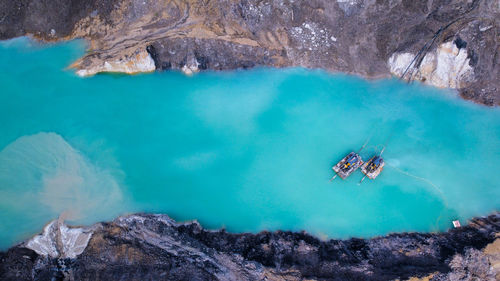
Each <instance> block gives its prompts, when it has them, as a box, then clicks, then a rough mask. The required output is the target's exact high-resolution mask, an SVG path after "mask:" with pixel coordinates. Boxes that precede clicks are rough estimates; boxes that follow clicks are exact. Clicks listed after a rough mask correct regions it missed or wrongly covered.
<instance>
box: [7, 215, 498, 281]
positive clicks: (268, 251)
mask: <svg viewBox="0 0 500 281" xmlns="http://www.w3.org/2000/svg"><path fill="white" fill-rule="evenodd" d="M93 229H94V233H93V235H92V238H91V239H90V241H89V242H88V245H87V247H86V248H85V250H84V251H83V253H81V254H80V255H78V256H77V257H76V258H73V259H70V258H57V257H48V256H43V255H39V254H37V253H36V252H34V251H32V250H30V249H27V248H24V246H25V245H26V244H20V245H18V246H15V247H13V248H11V249H9V250H8V251H7V252H5V253H0V279H1V280H49V279H50V280H302V279H319V280H394V279H400V280H401V279H408V278H410V277H423V276H429V275H432V279H431V280H450V278H451V279H453V278H455V277H457V278H458V277H460V276H462V277H464V276H465V277H467V276H469V277H470V278H472V277H476V278H479V279H478V280H494V279H495V272H493V271H492V269H491V264H490V263H489V262H488V258H487V256H486V255H485V254H484V253H483V252H481V249H483V248H484V247H485V246H486V245H487V244H489V243H492V242H493V241H494V240H495V238H496V235H497V233H499V232H500V214H498V213H497V214H494V215H491V216H489V217H483V218H477V219H474V220H472V221H471V222H470V224H469V225H468V226H465V227H462V228H458V229H451V230H449V231H448V232H446V233H434V234H422V233H401V234H391V235H388V236H384V237H377V238H373V239H366V240H365V239H356V238H353V239H349V240H328V241H321V240H319V239H317V238H315V237H313V236H311V235H309V234H307V233H304V232H283V231H277V232H261V233H258V234H249V233H243V234H232V233H227V232H225V231H224V230H220V231H209V230H205V229H203V228H202V227H201V226H200V225H199V224H198V223H196V222H192V223H183V224H180V223H176V222H174V221H173V220H172V219H170V218H168V217H167V216H166V215H149V214H139V215H132V216H126V217H120V218H118V219H116V220H115V221H113V222H110V223H101V224H97V225H95V226H93ZM457 280H458V279H457ZM460 280H469V279H467V278H466V279H460Z"/></svg>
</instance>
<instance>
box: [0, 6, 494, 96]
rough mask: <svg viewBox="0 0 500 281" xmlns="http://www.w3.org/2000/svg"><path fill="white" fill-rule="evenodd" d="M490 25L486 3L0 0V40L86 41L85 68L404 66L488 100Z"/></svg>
mask: <svg viewBox="0 0 500 281" xmlns="http://www.w3.org/2000/svg"><path fill="white" fill-rule="evenodd" d="M499 30H500V3H499V2H498V1H488V0H424V1H408V0H393V1H375V0H337V1H330V0H311V1H292V0H266V1H263V0H108V1H104V0H90V1H89V0H71V1H62V0H58V1H54V0H21V1H10V0H0V39H6V38H12V37H15V36H21V35H25V34H32V35H33V36H35V37H37V38H42V39H45V40H61V39H71V38H86V39H88V40H89V42H90V47H89V50H88V53H87V54H86V55H85V56H84V57H83V58H82V59H81V60H79V61H78V62H76V63H75V64H74V67H75V68H77V70H78V73H79V74H80V75H83V76H85V75H92V74H95V73H97V72H103V71H120V72H127V73H134V72H143V71H151V70H153V69H181V70H183V71H185V72H186V73H193V72H196V71H199V70H204V69H215V70H222V69H234V68H249V67H253V66H257V65H265V66H276V67H285V66H303V67H311V68H323V69H326V70H329V71H341V72H347V73H354V74H359V75H362V76H365V77H388V76H390V75H391V74H393V75H396V76H403V74H404V79H410V80H411V79H417V80H421V81H424V82H425V83H428V84H431V85H435V86H438V87H451V88H457V89H458V90H459V91H460V93H461V94H462V96H463V97H465V98H469V99H473V100H475V101H477V102H480V103H484V104H488V105H498V104H499V103H500V79H498V77H500V71H499V70H500V66H499V65H500V63H499V62H500V55H499V51H500V45H499V36H498V34H499ZM146 51H147V52H148V54H149V56H148V55H146ZM153 62H154V67H153Z"/></svg>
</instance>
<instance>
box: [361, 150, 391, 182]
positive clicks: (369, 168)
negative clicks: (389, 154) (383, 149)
mask: <svg viewBox="0 0 500 281" xmlns="http://www.w3.org/2000/svg"><path fill="white" fill-rule="evenodd" d="M377 159H378V163H377V164H374V161H375V160H377ZM374 166H375V167H374ZM384 166H385V162H384V159H382V158H381V157H379V156H373V157H372V158H370V160H368V161H366V163H364V165H363V166H362V167H361V172H363V174H365V175H366V176H367V177H368V178H369V179H371V180H373V179H375V178H376V177H378V175H380V173H381V172H382V170H383V169H384Z"/></svg>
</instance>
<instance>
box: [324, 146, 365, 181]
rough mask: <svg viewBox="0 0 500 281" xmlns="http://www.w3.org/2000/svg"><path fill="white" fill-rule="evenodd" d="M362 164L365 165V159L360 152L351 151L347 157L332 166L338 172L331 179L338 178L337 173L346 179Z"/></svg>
mask: <svg viewBox="0 0 500 281" xmlns="http://www.w3.org/2000/svg"><path fill="white" fill-rule="evenodd" d="M361 165H363V159H361V156H359V154H358V153H356V152H351V153H349V154H347V156H346V157H344V158H342V160H340V161H339V162H338V163H337V164H336V165H335V166H333V167H332V170H333V171H335V173H336V174H335V176H334V177H333V178H332V179H331V180H330V181H332V180H333V179H334V178H336V177H337V175H338V176H339V177H340V178H342V179H346V178H347V177H348V176H350V175H351V174H352V173H353V172H354V171H356V170H357V169H358V168H359V167H360V166H361Z"/></svg>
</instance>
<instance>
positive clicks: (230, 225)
mask: <svg viewBox="0 0 500 281" xmlns="http://www.w3.org/2000/svg"><path fill="white" fill-rule="evenodd" d="M84 49H85V46H84V45H83V43H82V42H81V41H74V42H69V43H64V44H57V45H43V46H41V45H38V44H37V43H33V42H31V41H29V40H28V39H26V38H21V39H15V40H11V41H6V42H1V43H0V82H1V88H0V89H1V91H0V212H1V214H2V215H1V217H0V248H6V247H8V246H10V245H12V244H13V243H15V242H19V241H21V240H22V239H25V238H27V237H29V236H31V235H33V234H35V233H37V232H39V231H40V230H41V228H42V227H43V226H44V224H46V223H47V222H48V221H49V220H51V219H54V218H57V217H58V216H59V215H61V214H63V216H64V217H65V218H66V220H67V221H69V222H70V223H73V224H90V223H94V222H97V221H101V220H109V219H113V218H114V217H116V216H118V215H121V214H127V213H132V212H161V213H167V214H169V215H170V216H171V217H173V218H175V219H177V220H181V221H182V220H190V219H197V220H199V221H200V222H201V223H202V225H203V226H205V227H208V228H219V227H226V228H227V230H229V231H233V232H241V231H251V232H257V231H260V230H275V229H283V230H302V229H303V230H306V231H308V232H310V233H313V234H316V235H318V236H320V237H323V238H326V237H330V238H347V237H352V236H356V237H370V236H374V235H383V234H386V233H389V232H395V231H438V230H445V229H447V228H449V227H451V226H452V225H451V221H452V220H454V219H460V220H461V221H462V223H465V222H466V220H467V219H469V218H471V217H472V216H477V215H486V214H488V213H489V212H491V211H493V210H498V209H499V207H500V200H499V198H500V188H499V183H500V173H499V168H498V167H499V166H500V110H499V109H497V108H487V107H484V106H479V105H476V104H473V103H471V102H467V101H463V100H461V99H459V98H458V97H456V96H455V94H454V93H453V92H452V91H447V90H438V89H435V88H431V87H426V86H422V85H420V84H416V83H414V84H410V85H408V84H406V83H402V82H400V81H397V80H395V79H393V80H378V81H367V80H363V79H361V78H358V77H352V76H347V75H340V74H329V73H326V72H323V71H317V70H305V69H285V70H282V69H255V70H250V71H233V72H219V73H214V72H205V73H199V74H196V75H194V76H192V77H188V76H185V75H183V74H181V73H179V72H174V71H172V72H163V73H152V74H143V75H133V76H128V75H110V74H107V75H97V76H94V77H91V78H85V79H82V78H79V77H77V76H76V75H75V74H74V72H73V71H71V70H65V68H66V66H68V65H69V64H70V63H71V62H72V61H74V60H75V59H77V58H78V57H80V56H81V55H82V54H83V53H84ZM366 141H368V142H367V145H366V147H365V149H364V150H363V151H362V152H361V155H362V157H363V158H364V159H368V158H369V157H371V156H372V155H375V154H377V153H379V152H380V150H381V149H382V147H383V146H384V145H385V144H386V145H387V146H386V149H385V152H384V154H383V156H384V158H385V160H386V162H387V164H386V167H385V169H384V171H383V172H382V174H381V175H380V176H379V177H378V178H377V179H376V180H369V179H365V181H364V182H363V183H362V184H361V185H359V184H358V183H359V181H360V179H361V178H362V174H361V172H360V171H357V172H356V173H354V174H353V175H351V177H349V178H348V179H347V180H344V181H343V180H341V179H339V178H337V179H335V180H334V181H333V182H330V181H329V179H330V178H331V177H332V176H333V171H332V170H331V166H332V165H333V164H335V163H336V162H337V161H338V160H340V159H341V158H342V157H344V156H345V155H346V154H347V153H348V152H350V151H353V150H354V151H356V150H358V149H359V148H360V147H361V146H362V145H363V144H364V143H365V142H366Z"/></svg>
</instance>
